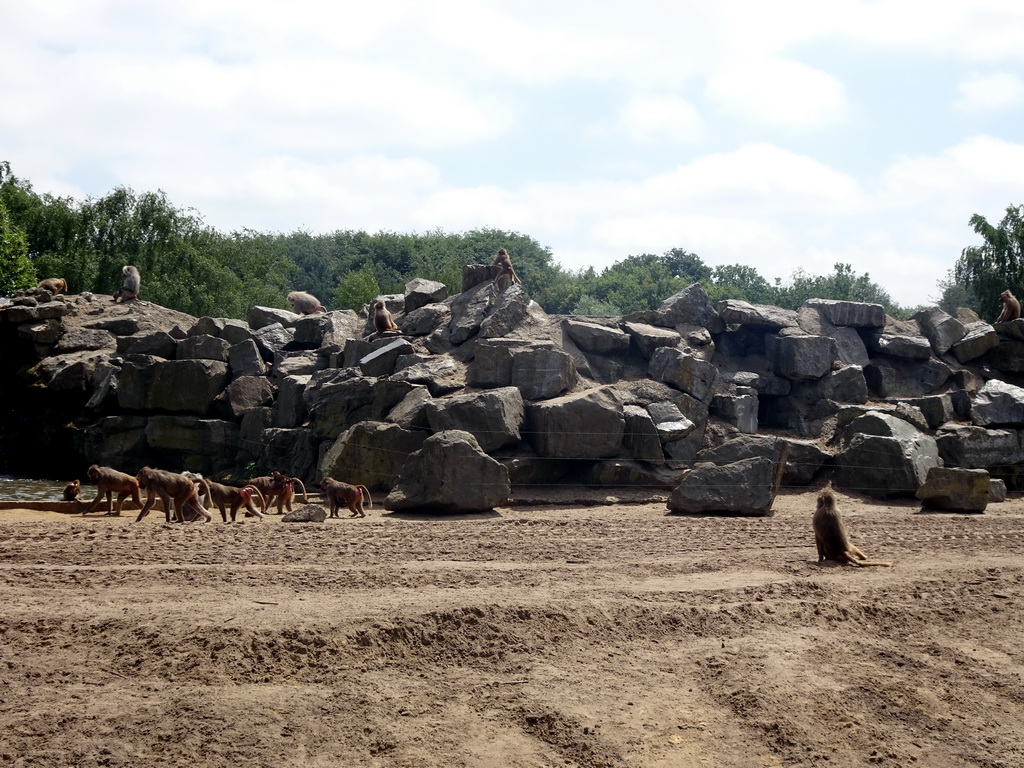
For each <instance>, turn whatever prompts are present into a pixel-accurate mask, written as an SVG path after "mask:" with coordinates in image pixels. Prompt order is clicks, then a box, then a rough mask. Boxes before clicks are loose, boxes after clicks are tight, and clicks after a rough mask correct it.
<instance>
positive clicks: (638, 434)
mask: <svg viewBox="0 0 1024 768" xmlns="http://www.w3.org/2000/svg"><path fill="white" fill-rule="evenodd" d="M677 410H678V409H677ZM680 415H681V414H680ZM623 417H624V419H625V427H624V430H623V434H622V445H623V447H625V449H626V451H627V453H628V455H629V457H630V458H632V459H636V460H637V461H644V462H647V463H649V464H662V463H664V461H665V453H664V451H662V449H661V436H660V434H659V432H658V428H657V427H656V426H655V424H654V419H652V418H651V415H650V414H649V413H648V412H647V409H646V408H644V407H642V406H639V405H627V406H624V407H623ZM691 423H692V422H691Z"/></svg>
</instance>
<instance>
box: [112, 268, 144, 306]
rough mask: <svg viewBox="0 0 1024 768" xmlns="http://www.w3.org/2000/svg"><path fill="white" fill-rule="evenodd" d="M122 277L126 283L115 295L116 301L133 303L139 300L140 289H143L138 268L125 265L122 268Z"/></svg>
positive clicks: (122, 284)
mask: <svg viewBox="0 0 1024 768" xmlns="http://www.w3.org/2000/svg"><path fill="white" fill-rule="evenodd" d="M121 275H122V277H124V282H123V283H121V287H120V288H118V289H117V291H116V292H115V293H114V301H132V300H134V299H137V298H139V289H140V288H141V287H142V276H141V275H140V274H139V270H138V268H137V267H133V266H131V265H130V264H125V265H124V266H123V267H121Z"/></svg>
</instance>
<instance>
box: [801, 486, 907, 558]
mask: <svg viewBox="0 0 1024 768" xmlns="http://www.w3.org/2000/svg"><path fill="white" fill-rule="evenodd" d="M811 523H812V525H813V527H814V543H815V545H816V546H817V547H818V562H819V563H820V562H822V561H823V560H836V561H838V562H840V563H849V564H850V565H857V566H864V565H882V566H886V567H891V566H892V563H881V562H872V561H868V559H867V555H865V554H864V553H863V552H861V551H860V550H859V549H858V548H857V547H855V546H854V545H853V544H852V543H851V542H850V537H849V536H847V534H846V526H845V525H844V524H843V517H842V515H841V514H840V513H839V508H838V507H837V506H836V495H835V494H834V493H833V492H832V489H831V488H825V489H824V490H823V491H822V492H821V493H820V494H818V506H817V508H816V509H815V510H814V517H813V519H812V521H811Z"/></svg>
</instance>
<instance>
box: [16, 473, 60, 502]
mask: <svg viewBox="0 0 1024 768" xmlns="http://www.w3.org/2000/svg"><path fill="white" fill-rule="evenodd" d="M65 485H67V483H66V482H65V483H60V482H57V481H56V480H31V479H29V478H25V477H11V476H10V475H0V501H61V500H62V499H63V494H64V486H65Z"/></svg>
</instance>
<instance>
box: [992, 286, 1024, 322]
mask: <svg viewBox="0 0 1024 768" xmlns="http://www.w3.org/2000/svg"><path fill="white" fill-rule="evenodd" d="M999 301H1000V302H1002V305H1003V311H1002V312H1000V313H999V317H998V319H997V320H996V322H997V323H1008V322H1010V321H1011V320H1016V319H1017V318H1018V317H1020V302H1019V301H1018V300H1017V297H1016V296H1014V295H1013V294H1012V293H1010V289H1009V288H1007V289H1006V290H1005V291H1003V292H1002V293H1000V294H999Z"/></svg>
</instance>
